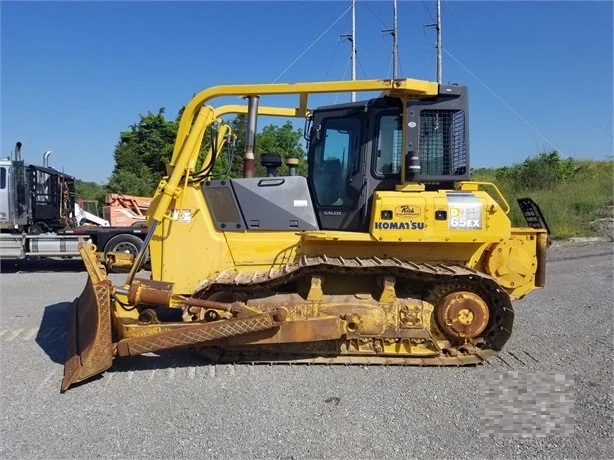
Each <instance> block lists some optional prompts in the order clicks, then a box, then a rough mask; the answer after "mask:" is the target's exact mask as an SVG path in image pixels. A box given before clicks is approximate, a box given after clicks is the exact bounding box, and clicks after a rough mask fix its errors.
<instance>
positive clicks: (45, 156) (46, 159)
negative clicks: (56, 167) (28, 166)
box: [43, 150, 51, 168]
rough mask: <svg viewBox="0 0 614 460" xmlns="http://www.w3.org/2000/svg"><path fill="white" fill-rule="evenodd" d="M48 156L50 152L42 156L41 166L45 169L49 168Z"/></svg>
mask: <svg viewBox="0 0 614 460" xmlns="http://www.w3.org/2000/svg"><path fill="white" fill-rule="evenodd" d="M49 155H51V150H47V151H46V152H45V153H44V154H43V166H44V167H45V168H48V167H49Z"/></svg>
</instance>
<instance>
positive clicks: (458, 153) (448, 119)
mask: <svg viewBox="0 0 614 460" xmlns="http://www.w3.org/2000/svg"><path fill="white" fill-rule="evenodd" d="M419 149H420V150H419V151H420V169H421V171H420V173H421V175H426V176H457V175H463V174H465V172H466V169H467V146H466V144H465V113H464V112H463V111H462V110H431V109H427V110H422V111H421V112H420V138H419Z"/></svg>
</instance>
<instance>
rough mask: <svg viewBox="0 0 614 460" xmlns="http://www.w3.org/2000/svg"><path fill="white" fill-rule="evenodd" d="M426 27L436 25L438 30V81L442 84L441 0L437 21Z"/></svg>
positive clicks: (438, 3)
mask: <svg viewBox="0 0 614 460" xmlns="http://www.w3.org/2000/svg"><path fill="white" fill-rule="evenodd" d="M424 27H434V28H435V30H436V31H437V83H439V84H440V85H441V82H442V81H443V77H442V66H441V0H437V22H436V23H435V24H427V25H426V26H424Z"/></svg>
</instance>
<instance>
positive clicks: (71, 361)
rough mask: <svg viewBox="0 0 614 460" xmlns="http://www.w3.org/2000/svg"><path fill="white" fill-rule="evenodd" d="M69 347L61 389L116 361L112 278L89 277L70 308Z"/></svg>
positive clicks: (106, 367) (97, 372)
mask: <svg viewBox="0 0 614 460" xmlns="http://www.w3.org/2000/svg"><path fill="white" fill-rule="evenodd" d="M68 314H69V325H68V350H67V355H66V362H65V364H64V378H63V380H62V386H61V389H62V391H65V390H66V389H68V387H69V386H70V385H72V384H73V383H76V382H80V381H82V380H85V379H87V378H89V377H91V376H93V375H96V374H99V373H100V372H103V371H105V370H106V369H108V368H109V367H111V365H112V364H113V346H112V341H111V310H110V281H108V280H103V281H101V282H99V283H97V284H94V283H92V279H91V277H90V278H88V280H87V283H86V286H85V289H84V290H83V293H82V294H81V295H80V296H79V297H78V298H77V299H75V300H74V301H73V303H72V304H71V306H70V310H69V313H68Z"/></svg>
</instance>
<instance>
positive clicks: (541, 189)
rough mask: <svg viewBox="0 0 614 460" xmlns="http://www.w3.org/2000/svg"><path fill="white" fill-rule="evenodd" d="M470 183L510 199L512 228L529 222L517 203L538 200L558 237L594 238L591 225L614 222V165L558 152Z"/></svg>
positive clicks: (480, 172)
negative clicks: (489, 185) (601, 220)
mask: <svg viewBox="0 0 614 460" xmlns="http://www.w3.org/2000/svg"><path fill="white" fill-rule="evenodd" d="M472 180H476V181H485V182H493V183H495V184H496V185H497V187H499V189H500V190H501V192H502V193H503V195H504V196H505V198H506V199H507V200H508V202H509V204H510V206H511V208H512V210H511V212H510V218H511V220H512V223H513V224H514V226H520V227H524V226H526V222H525V220H524V217H523V216H522V213H521V212H520V209H519V207H518V205H517V203H516V199H517V198H521V197H530V198H532V199H533V201H535V202H536V203H537V204H538V205H539V207H540V209H541V210H542V213H543V214H544V217H545V218H546V222H548V226H549V227H550V230H551V231H552V234H553V237H554V238H569V237H573V236H593V235H595V234H596V231H595V229H594V228H593V227H592V226H591V222H592V221H594V220H595V219H597V218H601V217H613V214H612V209H613V206H614V161H612V160H606V161H584V160H576V159H572V158H567V159H561V158H560V156H559V154H558V152H556V151H553V152H550V153H542V154H540V155H538V156H537V157H534V158H528V159H527V160H525V161H524V162H523V163H521V164H517V165H513V166H511V167H503V168H482V169H475V170H473V171H472Z"/></svg>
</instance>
